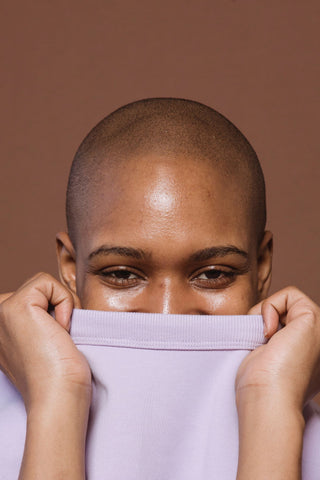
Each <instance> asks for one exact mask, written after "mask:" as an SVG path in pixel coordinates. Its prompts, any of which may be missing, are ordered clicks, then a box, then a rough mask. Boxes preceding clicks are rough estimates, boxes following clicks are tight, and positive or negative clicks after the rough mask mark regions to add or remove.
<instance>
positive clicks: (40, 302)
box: [21, 273, 74, 331]
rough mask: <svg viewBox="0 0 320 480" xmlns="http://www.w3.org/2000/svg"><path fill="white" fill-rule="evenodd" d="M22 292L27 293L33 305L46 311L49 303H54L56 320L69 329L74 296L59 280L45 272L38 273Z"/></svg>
mask: <svg viewBox="0 0 320 480" xmlns="http://www.w3.org/2000/svg"><path fill="white" fill-rule="evenodd" d="M24 290H25V291H24ZM21 294H25V295H26V297H27V298H28V300H29V301H30V304H31V305H32V306H36V307H40V308H42V309H43V310H45V311H47V309H48V306H49V304H50V305H52V306H53V307H54V311H55V319H56V321H57V322H58V323H59V324H60V325H61V326H62V327H63V328H65V329H66V330H67V331H69V329H70V318H71V313H72V309H73V305H74V302H73V297H72V295H71V293H70V292H69V290H67V289H66V288H65V287H64V286H63V285H62V284H61V283H60V282H58V280H56V279H55V278H53V277H52V276H51V275H49V274H45V273H44V274H41V275H37V276H36V277H34V279H33V280H31V281H29V282H27V284H26V285H25V287H24V288H23V289H21Z"/></svg>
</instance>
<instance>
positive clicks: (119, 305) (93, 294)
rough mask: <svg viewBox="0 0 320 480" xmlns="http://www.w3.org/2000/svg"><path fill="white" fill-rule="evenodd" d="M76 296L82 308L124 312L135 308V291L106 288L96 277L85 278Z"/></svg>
mask: <svg viewBox="0 0 320 480" xmlns="http://www.w3.org/2000/svg"><path fill="white" fill-rule="evenodd" d="M78 296H79V298H80V302H81V307H82V308H84V309H87V310H105V311H115V312H116V311H118V312H125V311H130V310H134V309H135V304H136V297H137V292H136V291H135V290H134V289H133V290H126V291H123V290H110V289H106V287H105V286H104V285H102V284H101V283H100V282H99V281H96V279H94V278H86V279H85V281H84V282H83V288H82V289H81V291H79V293H78Z"/></svg>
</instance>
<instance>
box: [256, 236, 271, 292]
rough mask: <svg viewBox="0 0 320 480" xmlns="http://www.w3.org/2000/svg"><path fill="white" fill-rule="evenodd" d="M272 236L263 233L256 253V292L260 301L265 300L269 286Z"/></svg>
mask: <svg viewBox="0 0 320 480" xmlns="http://www.w3.org/2000/svg"><path fill="white" fill-rule="evenodd" d="M272 254H273V235H272V232H270V231H265V232H264V236H263V239H262V242H261V244H260V247H259V252H258V292H259V297H260V300H263V299H265V298H267V296H268V291H269V288H270V284H271V273H272Z"/></svg>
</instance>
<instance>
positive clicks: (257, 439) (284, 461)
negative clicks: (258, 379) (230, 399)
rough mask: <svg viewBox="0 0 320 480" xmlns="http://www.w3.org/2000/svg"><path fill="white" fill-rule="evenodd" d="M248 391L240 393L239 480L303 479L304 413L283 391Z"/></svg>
mask: <svg viewBox="0 0 320 480" xmlns="http://www.w3.org/2000/svg"><path fill="white" fill-rule="evenodd" d="M249 390H250V391H249V392H248V391H246V392H237V409H238V418H239V465H238V475H237V480H243V479H245V480H251V479H254V480H260V479H265V478H272V479H273V480H282V479H283V478H286V479H288V480H291V479H292V480H293V479H294V480H296V479H298V478H300V473H301V456H302V443H303V431H304V426H305V421H304V418H303V415H302V410H301V409H300V408H297V407H296V405H295V404H292V403H291V404H290V402H289V403H288V398H287V397H286V395H284V394H283V392H281V391H275V390H271V389H268V388H259V389H253V388H252V389H249ZM288 445H290V448H288Z"/></svg>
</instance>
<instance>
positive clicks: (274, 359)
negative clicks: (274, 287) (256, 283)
mask: <svg viewBox="0 0 320 480" xmlns="http://www.w3.org/2000/svg"><path fill="white" fill-rule="evenodd" d="M261 313H262V315H263V319H264V324H265V335H266V337H267V338H270V337H271V338H270V340H269V342H268V343H267V344H266V345H263V346H261V347H258V348H257V349H256V350H254V351H253V352H251V353H250V354H249V355H248V356H247V357H246V358H245V359H244V360H243V362H242V363H241V365H240V368H239V370H238V373H237V377H236V399H237V409H238V419H239V463H238V472H237V480H251V479H254V480H260V479H261V480H262V479H265V478H272V479H273V480H282V479H283V478H286V479H287V480H300V479H301V458H302V446H303V431H304V418H303V415H302V409H303V406H304V404H305V402H307V401H308V400H309V399H310V398H312V397H313V396H314V394H315V393H316V392H318V391H319V388H320V310H319V307H318V306H317V305H316V304H315V303H314V302H312V300H310V298H308V297H307V296H306V295H304V294H303V293H302V292H300V291H299V290H297V289H296V288H293V287H289V288H285V289H284V290H281V291H279V292H277V293H275V294H274V295H272V296H271V297H269V298H268V299H266V300H264V301H263V302H261V303H259V304H258V305H256V306H255V307H253V308H252V309H251V310H250V311H249V314H261ZM279 322H280V324H282V325H283V326H284V328H282V329H281V330H279V331H277V329H278V326H279Z"/></svg>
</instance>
